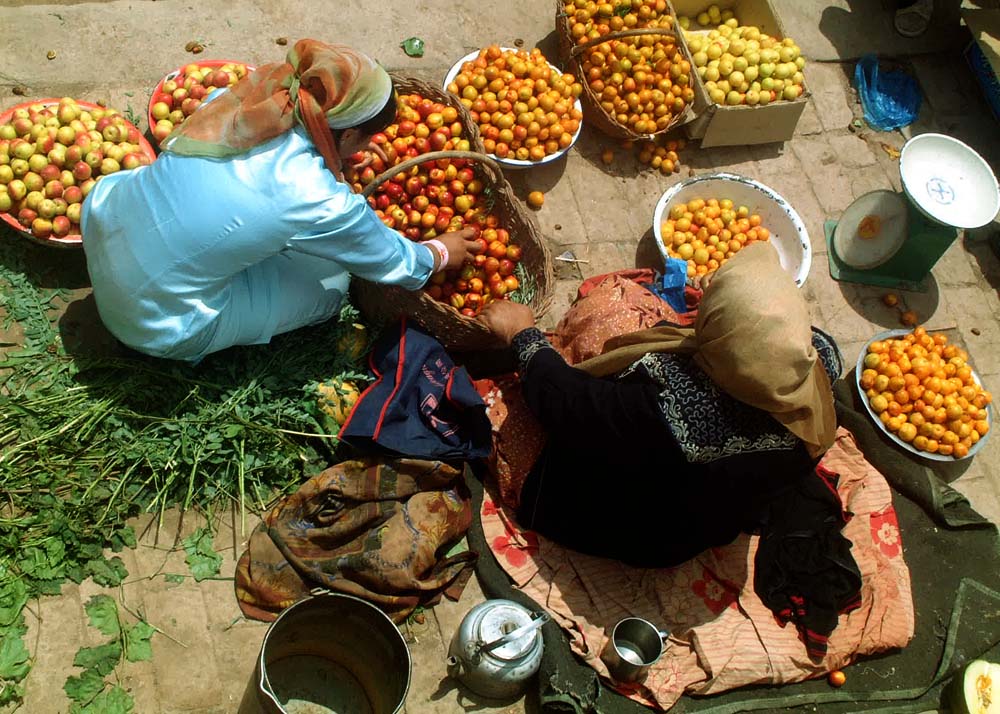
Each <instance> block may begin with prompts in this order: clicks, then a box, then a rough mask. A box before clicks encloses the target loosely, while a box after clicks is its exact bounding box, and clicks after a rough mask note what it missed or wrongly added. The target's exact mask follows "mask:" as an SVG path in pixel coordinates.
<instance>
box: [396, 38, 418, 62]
mask: <svg viewBox="0 0 1000 714" xmlns="http://www.w3.org/2000/svg"><path fill="white" fill-rule="evenodd" d="M399 46H400V47H402V48H403V52H405V53H406V56H407V57H423V56H424V41H423V40H421V39H420V38H419V37H408V38H406V39H405V40H403V41H402V42H401V43H399Z"/></svg>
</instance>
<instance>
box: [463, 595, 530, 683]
mask: <svg viewBox="0 0 1000 714" xmlns="http://www.w3.org/2000/svg"><path fill="white" fill-rule="evenodd" d="M548 621H549V616H548V614H547V613H544V612H541V613H533V612H531V611H530V610H528V609H527V608H525V607H523V606H521V605H518V604H517V603H516V602H513V601H511V600H487V601H486V602H484V603H480V604H479V605H476V606H475V607H474V608H472V609H471V610H469V612H468V613H467V614H466V615H465V617H464V618H463V619H462V624H461V625H459V627H458V630H457V631H456V632H455V636H454V637H452V640H451V646H450V647H449V648H448V660H447V665H448V676H450V677H453V678H455V679H457V680H458V681H460V682H461V683H462V684H464V685H465V686H466V687H468V688H469V689H471V690H472V691H473V692H475V693H476V694H479V695H480V696H484V697H490V698H493V699H513V698H516V697H519V696H520V695H521V694H523V693H524V690H525V689H526V688H527V686H528V682H529V680H530V679H531V678H532V677H533V676H534V675H535V673H536V672H537V671H538V668H539V666H540V665H541V663H542V633H540V632H539V631H538V630H539V628H541V626H542V625H544V624H545V623H546V622H548Z"/></svg>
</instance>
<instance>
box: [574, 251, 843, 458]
mask: <svg viewBox="0 0 1000 714" xmlns="http://www.w3.org/2000/svg"><path fill="white" fill-rule="evenodd" d="M650 352H680V353H684V354H690V355H693V357H694V360H695V362H696V363H697V365H698V366H699V367H700V368H701V369H702V370H703V371H704V372H705V374H707V375H708V376H709V378H710V379H711V380H712V381H713V382H715V384H716V385H718V386H719V388H720V389H722V390H723V391H724V392H726V393H727V394H729V395H730V396H732V397H735V398H736V399H738V400H740V401H741V402H744V403H746V404H749V405H750V406H753V407H757V408H758V409H762V410H763V411H766V412H770V414H771V416H773V417H774V418H775V419H777V420H778V421H779V422H780V423H781V424H783V425H784V426H785V427H786V428H787V429H788V430H789V431H790V432H792V433H793V434H795V436H797V437H799V438H800V439H801V440H802V441H804V442H805V444H806V447H807V448H808V450H809V453H810V454H811V455H812V456H814V457H818V456H819V455H820V454H822V453H823V452H825V451H826V450H827V449H828V448H830V446H831V444H833V439H834V436H835V434H836V432H837V415H836V412H835V411H834V406H833V390H832V389H831V387H830V378H829V377H828V376H827V373H826V370H825V369H824V367H823V364H822V362H821V361H820V359H819V357H818V355H817V352H816V348H815V347H814V345H813V340H812V329H811V321H810V316H809V307H808V305H807V304H806V302H805V300H804V299H803V298H802V294H801V292H800V291H799V289H798V288H797V287H796V286H795V282H794V281H793V280H792V279H791V276H789V275H788V273H786V272H785V271H784V270H783V269H782V267H781V263H780V261H779V260H778V254H777V252H776V251H775V250H774V248H773V247H771V245H770V244H768V243H758V244H755V245H751V246H748V247H747V248H744V249H743V250H742V251H740V253H739V254H738V255H737V256H736V257H735V258H734V259H732V260H730V261H729V262H728V263H727V264H726V265H724V266H722V267H721V268H719V270H718V272H717V273H716V274H715V279H714V280H713V281H712V283H711V285H709V287H708V288H707V289H706V290H705V295H704V297H702V300H701V304H700V305H699V307H698V317H697V319H696V321H695V324H694V327H693V328H691V327H654V328H652V329H649V330H643V331H641V332H633V333H631V334H627V335H622V336H621V337H616V338H613V339H611V340H608V342H606V343H605V345H604V353H603V354H601V355H599V356H597V357H593V358H591V359H589V360H587V361H585V362H581V363H580V364H578V365H576V366H577V367H579V368H580V369H582V370H584V371H585V372H588V373H590V374H593V375H596V376H605V375H609V374H615V373H617V372H619V371H621V370H623V369H625V368H626V367H628V366H629V365H631V364H632V363H633V362H635V361H636V360H638V359H639V358H641V357H642V356H643V355H645V354H648V353H650Z"/></svg>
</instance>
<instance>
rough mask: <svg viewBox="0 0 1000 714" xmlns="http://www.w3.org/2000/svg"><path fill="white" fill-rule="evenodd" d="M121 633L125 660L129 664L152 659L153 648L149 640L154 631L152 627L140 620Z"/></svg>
mask: <svg viewBox="0 0 1000 714" xmlns="http://www.w3.org/2000/svg"><path fill="white" fill-rule="evenodd" d="M122 632H123V634H124V635H125V658H126V659H127V660H128V661H129V662H145V661H146V660H150V659H153V647H152V645H151V644H150V642H149V640H150V638H152V636H153V633H154V632H156V629H155V628H154V627H153V626H152V625H150V624H149V623H148V622H143V621H142V620H140V621H139V622H137V623H135V624H134V625H132V626H131V627H129V628H126V629H124V630H122Z"/></svg>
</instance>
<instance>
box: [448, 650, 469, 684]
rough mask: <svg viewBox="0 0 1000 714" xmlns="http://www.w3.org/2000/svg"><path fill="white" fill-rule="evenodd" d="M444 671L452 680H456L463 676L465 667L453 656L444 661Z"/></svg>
mask: <svg viewBox="0 0 1000 714" xmlns="http://www.w3.org/2000/svg"><path fill="white" fill-rule="evenodd" d="M445 669H446V671H447V672H448V676H449V677H451V678H452V679H458V678H460V677H461V676H462V675H463V674H465V665H464V664H463V663H462V660H460V659H459V658H458V657H456V656H454V655H452V656H451V657H449V658H448V659H446V660H445Z"/></svg>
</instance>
